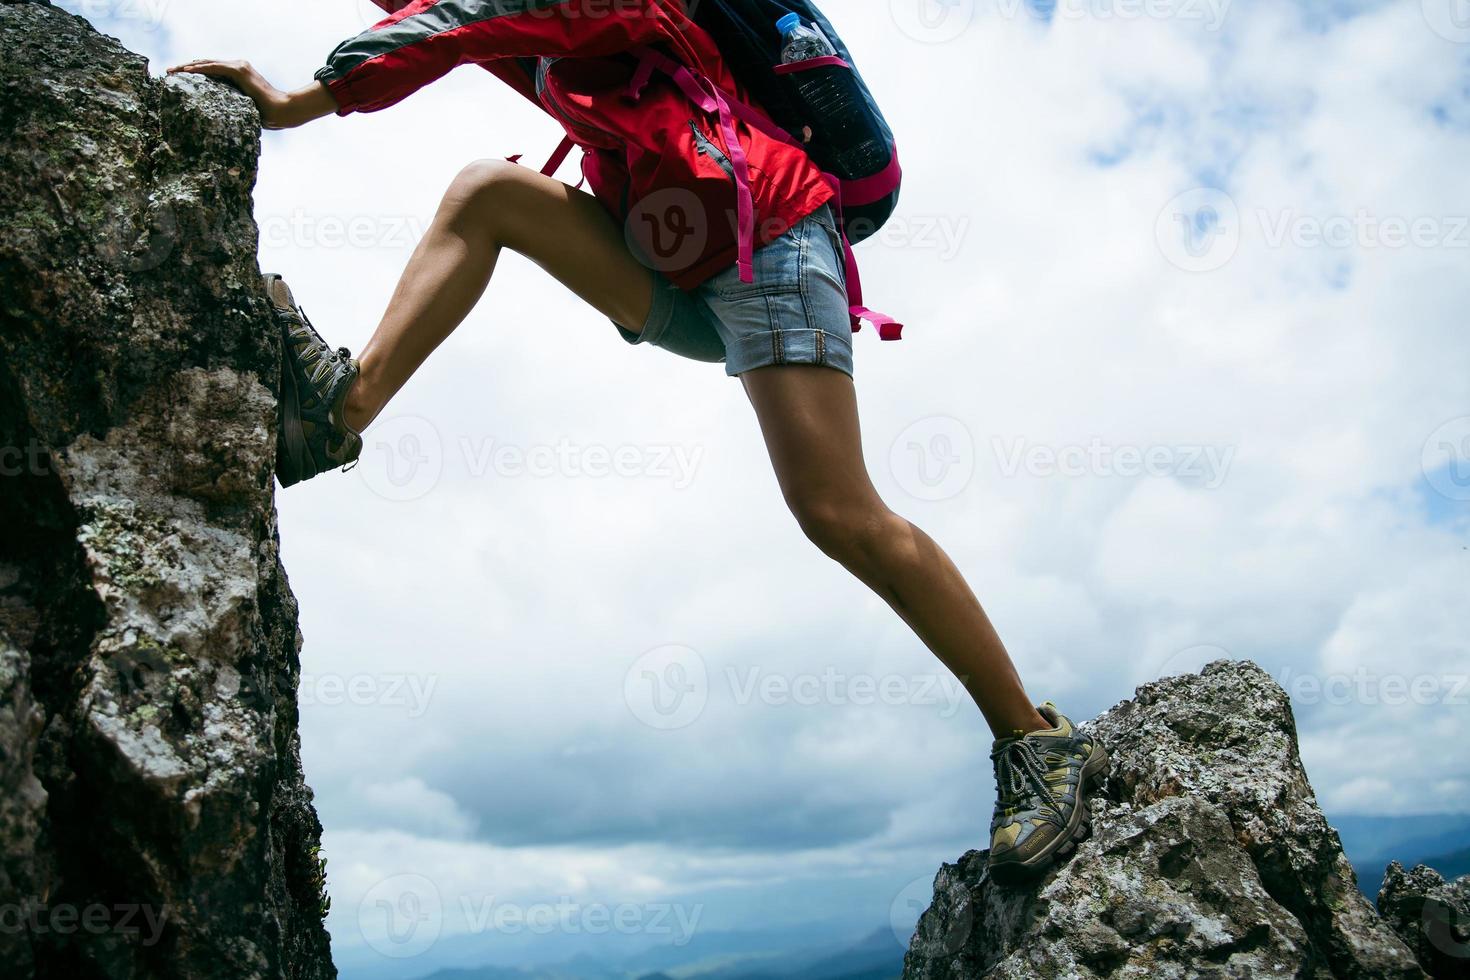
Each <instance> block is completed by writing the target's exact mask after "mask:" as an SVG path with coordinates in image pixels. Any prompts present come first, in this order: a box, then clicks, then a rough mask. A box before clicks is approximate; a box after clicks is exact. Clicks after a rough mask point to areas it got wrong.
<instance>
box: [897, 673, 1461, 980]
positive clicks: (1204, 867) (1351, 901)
mask: <svg viewBox="0 0 1470 980" xmlns="http://www.w3.org/2000/svg"><path fill="white" fill-rule="evenodd" d="M1087 727H1088V728H1089V729H1090V730H1091V731H1093V732H1094V733H1096V735H1097V736H1098V737H1100V738H1101V739H1102V740H1103V742H1104V744H1105V745H1107V746H1108V748H1109V750H1110V751H1111V752H1112V756H1113V767H1112V772H1111V774H1110V775H1109V777H1108V781H1107V784H1106V787H1105V789H1104V792H1103V794H1102V795H1101V796H1099V797H1098V798H1096V799H1094V800H1093V801H1092V804H1091V806H1092V820H1093V827H1094V832H1093V836H1092V837H1091V838H1090V839H1088V840H1086V841H1084V842H1083V843H1081V844H1080V845H1078V848H1077V853H1076V855H1075V856H1074V857H1073V858H1072V860H1071V861H1070V862H1069V863H1067V864H1065V865H1062V866H1061V867H1060V868H1058V869H1055V870H1054V871H1052V872H1050V873H1048V875H1047V876H1046V877H1045V878H1044V879H1042V880H1041V881H1040V882H1038V883H1036V884H1034V885H1032V886H1029V887H1024V888H1021V887H1016V888H1010V889H1007V888H1004V887H1001V886H999V885H997V884H996V883H995V882H992V881H991V880H990V879H989V877H988V876H987V875H986V872H985V860H986V855H985V854H984V853H983V852H975V851H972V852H970V853H969V854H966V855H965V856H964V857H962V858H961V859H960V860H959V862H958V863H957V864H954V865H945V866H944V867H943V868H942V869H941V870H940V872H939V875H938V877H937V878H936V880H935V892H934V901H933V904H932V905H931V906H930V908H929V909H928V911H927V912H925V914H924V916H923V918H922V919H921V920H920V922H919V928H918V930H917V931H916V933H915V935H914V938H913V940H912V943H911V944H910V948H909V951H908V955H907V958H906V960H905V969H904V974H903V975H904V978H905V980H958V978H977V977H987V978H996V980H1020V978H1058V977H1067V978H1093V977H1111V978H1116V980H1122V978H1130V977H1138V978H1145V977H1147V978H1189V977H1222V978H1223V977H1311V978H1323V980H1325V978H1330V977H1337V978H1348V977H1355V978H1356V977H1362V978H1412V977H1422V976H1424V972H1423V969H1422V968H1421V964H1420V963H1419V962H1418V961H1417V960H1416V956H1415V953H1416V952H1419V951H1418V950H1417V949H1416V950H1411V949H1410V947H1409V945H1406V943H1405V941H1404V939H1401V938H1400V935H1401V934H1402V935H1403V936H1406V937H1410V941H1411V942H1414V941H1415V940H1414V939H1413V937H1414V936H1416V935H1417V933H1416V932H1415V930H1416V929H1417V928H1419V926H1418V925H1417V924H1416V922H1415V921H1412V920H1413V919H1414V917H1415V916H1417V915H1418V912H1416V911H1413V909H1410V911H1409V912H1408V913H1407V915H1406V916H1401V918H1407V919H1409V920H1411V921H1406V922H1402V923H1399V922H1392V923H1391V921H1386V920H1385V919H1384V918H1381V917H1380V916H1379V914H1378V913H1377V912H1376V911H1375V910H1374V908H1373V906H1372V905H1370V904H1369V903H1368V902H1367V900H1366V899H1364V897H1363V896H1362V894H1361V893H1360V892H1359V890H1358V887H1357V881H1356V878H1355V877H1354V874H1353V870H1352V867H1351V866H1350V865H1349V864H1348V862H1347V859H1346V858H1345V857H1344V856H1343V853H1342V846H1341V843H1340V842H1339V840H1338V836H1337V833H1336V831H1334V830H1333V829H1332V828H1331V827H1330V826H1329V825H1328V823H1327V820H1326V819H1325V818H1324V817H1323V815H1322V811H1321V810H1320V809H1319V808H1318V807H1317V802H1316V798H1315V796H1314V794H1313V792H1312V787H1311V785H1310V784H1309V783H1308V782H1307V777H1306V773H1305V772H1304V770H1303V769H1302V763H1301V758H1300V756H1299V754H1298V751H1297V740H1296V724H1295V721H1294V719H1293V717H1292V712H1291V704H1290V702H1289V701H1288V699H1287V697H1286V694H1285V692H1284V691H1282V690H1281V688H1280V687H1279V686H1278V685H1277V684H1276V683H1275V682H1274V681H1272V679H1271V678H1270V677H1269V676H1268V675H1267V674H1266V673H1265V672H1264V671H1262V670H1260V669H1259V668H1258V667H1255V666H1254V665H1252V664H1248V663H1236V662H1228V661H1222V662H1219V663H1215V664H1211V665H1210V666H1209V667H1207V668H1206V669H1205V671H1204V672H1203V674H1199V675H1190V676H1186V677H1175V678H1168V679H1165V680H1161V681H1156V682H1154V683H1151V684H1146V685H1144V686H1143V687H1141V688H1140V689H1139V690H1138V693H1137V694H1136V696H1135V697H1134V698H1133V699H1132V700H1130V701H1125V702H1123V703H1122V704H1119V705H1118V706H1117V707H1115V708H1113V709H1112V710H1111V711H1108V712H1107V713H1105V714H1103V715H1102V716H1101V717H1099V718H1097V719H1096V720H1094V721H1093V722H1091V723H1090V724H1089V725H1088V726H1087ZM1391 877H1392V875H1391ZM1436 877H1437V876H1436ZM1426 887H1427V888H1432V887H1434V883H1433V882H1429V881H1423V882H1420V883H1419V886H1418V888H1419V891H1420V893H1421V895H1422V893H1423V890H1424V889H1425V888H1426ZM1402 890H1405V889H1401V891H1402ZM1380 901H1382V900H1380ZM1390 904H1392V901H1391V900H1390ZM1400 904H1401V905H1403V906H1404V907H1405V908H1407V907H1409V906H1412V905H1413V903H1412V901H1408V902H1406V903H1400ZM1423 904H1424V903H1423V900H1422V898H1421V899H1420V901H1419V903H1418V905H1417V906H1414V908H1422V906H1423ZM1465 921H1466V920H1465V919H1464V918H1463V917H1462V918H1461V919H1460V920H1459V922H1460V924H1461V927H1462V928H1463V924H1464V922H1465ZM1396 928H1398V929H1400V931H1399V932H1396V931H1395V929H1396ZM1450 948H1451V950H1452V951H1454V952H1457V953H1458V958H1454V959H1452V960H1450V961H1447V962H1449V964H1450V966H1452V967H1454V968H1457V969H1458V970H1459V971H1460V972H1459V973H1455V974H1449V973H1443V974H1440V975H1444V976H1449V975H1455V976H1466V975H1470V959H1467V958H1466V957H1467V956H1470V946H1466V945H1465V944H1464V943H1463V942H1462V943H1461V944H1460V945H1459V946H1458V948H1456V947H1454V946H1453V944H1451V946H1450ZM1424 966H1425V967H1430V968H1436V967H1439V968H1443V967H1442V966H1439V965H1438V964H1430V963H1429V962H1426V963H1424Z"/></svg>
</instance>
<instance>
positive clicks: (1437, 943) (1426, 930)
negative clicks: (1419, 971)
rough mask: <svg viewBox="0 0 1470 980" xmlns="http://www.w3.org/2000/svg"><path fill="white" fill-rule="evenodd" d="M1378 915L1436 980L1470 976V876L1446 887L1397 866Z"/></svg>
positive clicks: (1387, 878) (1389, 874) (1427, 871)
mask: <svg viewBox="0 0 1470 980" xmlns="http://www.w3.org/2000/svg"><path fill="white" fill-rule="evenodd" d="M1378 911H1379V912H1380V913H1382V914H1383V917H1384V919H1385V920H1387V921H1388V924H1389V925H1390V926H1392V927H1393V930H1394V932H1396V933H1398V934H1399V936H1400V937H1402V938H1403V940H1404V942H1406V943H1408V944H1409V948H1410V949H1412V950H1413V951H1414V953H1415V955H1416V956H1418V957H1419V962H1420V963H1421V964H1423V966H1424V969H1425V971H1426V972H1428V974H1429V975H1430V976H1432V977H1444V978H1446V980H1448V978H1450V977H1467V976H1470V875H1465V876H1463V877H1461V878H1458V879H1456V880H1455V881H1445V880H1444V878H1442V877H1441V876H1440V874H1439V872H1438V871H1435V870H1434V869H1433V868H1428V867H1425V866H1424V865H1422V864H1421V865H1419V866H1417V867H1415V868H1413V869H1412V870H1409V871H1405V870H1404V866H1403V865H1402V864H1399V863H1398V862H1397V861H1394V862H1393V863H1392V864H1390V865H1389V866H1388V870H1387V871H1386V872H1385V873H1384V875H1383V887H1382V888H1381V889H1379V891H1378Z"/></svg>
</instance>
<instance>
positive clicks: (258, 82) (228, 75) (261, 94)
mask: <svg viewBox="0 0 1470 980" xmlns="http://www.w3.org/2000/svg"><path fill="white" fill-rule="evenodd" d="M178 72H192V73H194V74H198V75H208V76H209V77H211V78H218V79H222V80H223V81H226V82H229V83H230V84H231V85H233V86H235V88H237V89H239V90H240V91H241V92H244V93H245V94H246V95H248V96H250V98H251V99H252V100H254V102H255V105H256V107H257V108H258V109H260V124H261V125H262V126H264V127H265V128H266V129H291V128H293V127H295V126H300V125H302V124H303V123H307V122H310V121H311V120H313V119H319V118H321V117H322V116H325V115H329V114H331V113H332V112H335V111H336V109H337V104H336V102H335V100H333V98H332V94H331V92H330V91H328V89H327V87H326V86H325V85H321V84H312V85H308V86H307V87H306V88H303V89H299V90H297V91H295V92H289V93H287V92H282V91H281V90H280V89H278V88H276V87H275V86H274V85H272V84H271V83H270V82H268V81H266V80H265V76H264V75H262V74H261V73H260V72H258V71H256V70H255V67H254V66H253V65H251V64H250V62H248V61H215V60H213V59H211V58H201V59H199V60H197V61H186V62H184V63H183V64H182V65H175V66H174V67H172V68H170V69H169V70H168V73H169V74H170V75H173V74H176V73H178Z"/></svg>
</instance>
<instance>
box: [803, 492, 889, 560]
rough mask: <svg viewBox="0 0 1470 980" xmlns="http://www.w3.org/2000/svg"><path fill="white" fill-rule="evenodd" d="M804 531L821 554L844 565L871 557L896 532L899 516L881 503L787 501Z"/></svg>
mask: <svg viewBox="0 0 1470 980" xmlns="http://www.w3.org/2000/svg"><path fill="white" fill-rule="evenodd" d="M788 503H789V504H790V506H791V512H792V514H793V515H795V517H796V521H797V523H798V524H799V525H801V530H802V532H803V533H804V534H805V535H806V536H807V539H808V540H809V541H811V543H812V544H814V545H816V546H817V547H818V548H820V549H821V550H822V553H823V554H825V555H827V556H828V557H829V558H833V559H835V560H837V561H840V562H842V563H844V564H850V563H852V562H854V561H860V560H864V559H866V558H868V557H871V556H872V555H873V554H874V553H875V552H876V551H877V550H878V548H879V546H880V545H881V543H882V541H883V539H884V537H885V536H886V535H888V534H890V533H891V532H892V530H893V521H894V520H895V519H896V515H894V514H893V512H892V511H890V510H889V509H888V508H887V507H885V506H883V505H882V504H881V503H868V502H862V503H856V502H855V503H835V502H833V501H827V500H819V501H805V500H800V499H797V500H791V501H788Z"/></svg>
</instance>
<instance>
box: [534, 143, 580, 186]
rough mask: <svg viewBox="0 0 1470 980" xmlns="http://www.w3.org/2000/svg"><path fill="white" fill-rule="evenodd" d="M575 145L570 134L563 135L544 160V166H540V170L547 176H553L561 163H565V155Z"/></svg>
mask: <svg viewBox="0 0 1470 980" xmlns="http://www.w3.org/2000/svg"><path fill="white" fill-rule="evenodd" d="M576 145H577V143H576V141H575V140H573V139H572V138H571V137H570V136H567V137H564V138H563V139H562V141H561V142H560V143H558V144H557V146H556V149H555V150H553V151H552V153H551V159H549V160H547V161H546V166H544V167H542V168H541V172H542V173H543V174H545V175H546V176H548V177H555V176H556V172H557V171H558V170H560V169H561V165H562V164H563V163H566V161H567V156H568V155H569V154H570V153H571V152H572V149H573V148H574V147H575V146H576Z"/></svg>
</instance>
